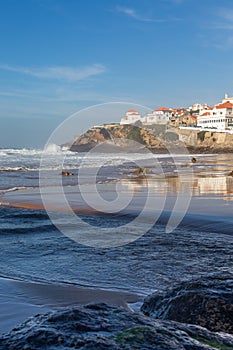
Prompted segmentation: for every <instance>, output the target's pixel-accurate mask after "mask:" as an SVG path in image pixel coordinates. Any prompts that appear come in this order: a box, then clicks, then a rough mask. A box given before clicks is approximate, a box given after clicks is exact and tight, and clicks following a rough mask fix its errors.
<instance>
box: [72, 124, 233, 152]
mask: <svg viewBox="0 0 233 350" xmlns="http://www.w3.org/2000/svg"><path fill="white" fill-rule="evenodd" d="M127 139H130V140H134V141H136V142H137V144H138V145H141V148H145V147H146V148H148V149H149V150H151V151H152V152H155V153H156V152H159V153H167V149H166V146H165V144H166V145H168V144H169V142H170V143H171V145H174V144H177V145H178V144H179V141H181V143H182V144H184V145H185V146H186V147H187V148H188V149H189V150H190V152H197V153H198V152H200V153H214V152H216V153H220V152H223V153H224V152H233V134H229V133H223V132H216V131H204V130H190V129H170V130H163V131H162V132H158V130H157V127H156V126H154V128H151V129H149V128H146V127H137V126H134V125H119V124H107V125H104V126H99V127H93V128H91V129H90V130H88V131H86V132H85V133H84V134H83V135H81V136H79V137H77V138H76V139H75V140H74V142H73V143H72V146H71V147H70V150H71V151H74V152H88V151H90V150H91V149H93V148H94V147H95V146H97V145H99V144H101V143H103V142H105V144H107V145H108V147H107V148H105V150H104V151H106V149H107V151H108V152H111V151H114V152H115V151H118V149H119V152H121V150H120V146H122V145H123V141H125V140H127ZM120 140H122V144H121V142H120ZM165 140H166V141H165ZM117 147H118V148H117ZM132 151H133V150H132Z"/></svg>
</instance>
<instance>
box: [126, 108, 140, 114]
mask: <svg viewBox="0 0 233 350" xmlns="http://www.w3.org/2000/svg"><path fill="white" fill-rule="evenodd" d="M127 113H137V114H138V111H136V110H135V109H130V110H128V112H127Z"/></svg>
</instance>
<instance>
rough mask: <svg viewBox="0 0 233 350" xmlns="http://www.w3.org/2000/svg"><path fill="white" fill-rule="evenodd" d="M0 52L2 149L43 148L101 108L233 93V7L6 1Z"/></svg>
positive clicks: (150, 0) (196, 1) (143, 0)
mask: <svg viewBox="0 0 233 350" xmlns="http://www.w3.org/2000/svg"><path fill="white" fill-rule="evenodd" d="M0 50H1V54H0V123H1V124H0V147H5V146H7V147H9V146H14V147H17V146H19V147H24V146H25V147H38V146H40V147H41V146H43V144H44V143H45V142H46V140H47V138H48V136H49V135H50V133H51V132H52V130H53V129H54V128H55V127H56V126H58V125H59V123H61V122H62V121H63V120H65V119H66V118H67V117H68V116H69V115H71V114H73V113H75V112H76V111H78V110H80V109H81V108H84V107H88V106H91V105H93V104H98V103H106V102H109V101H127V102H133V103H139V104H142V105H146V106H148V107H151V108H152V109H154V108H156V107H159V106H161V105H166V106H168V107H178V106H180V107H181V106H189V105H190V104H193V103H195V102H205V103H208V104H210V105H211V104H214V103H216V102H218V101H220V100H221V98H222V97H223V95H224V94H225V92H228V93H229V94H230V95H233V79H232V76H233V3H232V0H131V1H130V0H124V1H123V0H101V1H94V0H92V1H91V0H20V1H18V0H1V1H0ZM114 118H115V117H114ZM119 118H120V116H119ZM109 121H113V120H111V116H109ZM90 122H91V121H89V123H90ZM81 123H82V128H83V129H85V127H86V125H87V124H88V123H87V121H85V120H82V122H81Z"/></svg>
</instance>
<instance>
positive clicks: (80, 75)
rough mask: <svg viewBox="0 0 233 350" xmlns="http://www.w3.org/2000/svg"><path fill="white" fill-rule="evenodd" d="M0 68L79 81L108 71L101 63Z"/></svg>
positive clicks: (37, 76)
mask: <svg viewBox="0 0 233 350" xmlns="http://www.w3.org/2000/svg"><path fill="white" fill-rule="evenodd" d="M0 69H2V70H8V71H11V72H16V73H21V74H25V75H30V76H33V77H36V78H40V79H56V80H67V81H79V80H84V79H87V78H89V77H91V76H93V75H97V74H101V73H104V72H105V71H106V68H105V67H104V66H103V65H101V64H93V65H91V66H84V67H66V66H65V67H64V66H53V67H33V68H31V67H19V66H10V65H6V64H2V65H1V64H0Z"/></svg>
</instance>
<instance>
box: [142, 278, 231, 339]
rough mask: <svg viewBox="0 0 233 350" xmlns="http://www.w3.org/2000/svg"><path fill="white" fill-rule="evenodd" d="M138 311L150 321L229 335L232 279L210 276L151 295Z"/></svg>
mask: <svg viewBox="0 0 233 350" xmlns="http://www.w3.org/2000/svg"><path fill="white" fill-rule="evenodd" d="M141 311H142V312H143V313H144V314H145V315H147V316H150V317H153V318H159V319H162V320H173V321H178V322H182V323H189V324H195V325H199V326H202V327H205V328H207V329H209V330H211V331H215V332H219V331H220V332H226V333H231V334H233V278H232V276H231V275H212V276H208V277H206V278H203V279H199V280H194V281H190V282H184V283H181V284H180V285H179V286H177V287H175V288H173V289H170V290H168V291H167V292H164V293H153V294H151V295H150V296H148V297H147V298H146V299H145V300H144V303H143V305H142V307H141Z"/></svg>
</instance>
